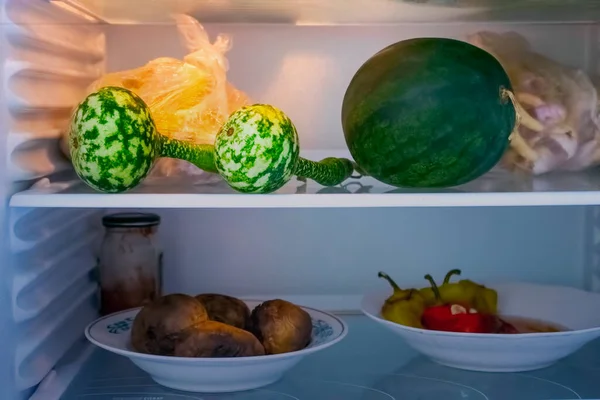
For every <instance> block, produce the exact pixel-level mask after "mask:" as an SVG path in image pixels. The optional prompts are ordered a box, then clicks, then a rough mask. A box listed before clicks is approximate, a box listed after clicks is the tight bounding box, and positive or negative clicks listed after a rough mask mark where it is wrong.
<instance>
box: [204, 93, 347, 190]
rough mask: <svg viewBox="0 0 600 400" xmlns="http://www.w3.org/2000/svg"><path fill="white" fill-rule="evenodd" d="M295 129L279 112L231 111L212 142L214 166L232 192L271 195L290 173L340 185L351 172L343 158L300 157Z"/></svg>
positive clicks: (260, 108) (264, 108) (267, 108)
mask: <svg viewBox="0 0 600 400" xmlns="http://www.w3.org/2000/svg"><path fill="white" fill-rule="evenodd" d="M299 152H300V147H299V143H298V134H297V132H296V127H295V126H294V124H293V123H292V121H291V120H290V118H289V117H288V116H287V115H285V114H284V113H283V112H282V111H281V110H279V109H277V108H276V107H273V106H271V105H267V104H254V105H252V106H247V107H243V108H241V109H239V110H237V111H236V112H234V113H233V114H232V115H231V116H230V117H229V119H228V120H227V122H226V123H225V124H224V125H223V127H222V128H221V130H220V131H219V133H218V134H217V137H216V140H215V153H216V159H215V162H216V166H217V169H218V171H219V173H220V174H221V176H222V177H223V178H224V179H225V180H226V181H227V183H228V184H229V185H230V186H231V187H233V188H234V189H236V190H238V191H240V192H244V193H271V192H273V191H275V190H277V189H279V188H281V187H282V186H283V185H285V184H286V183H287V182H288V181H289V180H290V179H291V177H292V176H293V175H298V176H299V177H301V178H310V179H313V180H315V181H317V182H319V183H321V184H322V185H325V186H334V185H338V184H340V183H341V182H343V181H344V180H346V179H347V178H348V177H350V175H351V174H352V172H353V171H354V165H353V164H352V162H350V161H349V160H347V159H343V158H333V157H331V158H327V159H325V160H322V161H321V162H314V161H309V160H306V159H304V158H301V157H299Z"/></svg>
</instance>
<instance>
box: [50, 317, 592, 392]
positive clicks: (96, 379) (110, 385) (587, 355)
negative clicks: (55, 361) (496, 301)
mask: <svg viewBox="0 0 600 400" xmlns="http://www.w3.org/2000/svg"><path fill="white" fill-rule="evenodd" d="M343 318H344V319H345V320H346V322H348V324H349V332H348V336H347V337H346V339H345V340H343V341H342V342H340V343H339V344H337V345H336V346H333V347H331V348H329V349H326V350H323V351H322V352H320V353H316V354H313V355H310V356H308V357H307V358H306V359H304V360H303V361H301V362H300V364H298V365H297V366H296V367H295V368H294V369H292V371H290V373H288V374H287V375H286V376H285V377H284V378H283V379H282V380H281V381H279V382H277V383H275V384H274V385H271V386H268V387H265V388H262V389H258V390H253V391H248V392H241V393H231V394H222V395H207V394H198V393H189V392H179V391H176V390H172V389H167V388H164V387H161V386H159V385H157V384H156V383H154V382H153V381H152V379H151V378H150V377H149V376H148V375H147V374H146V373H144V372H143V371H141V370H140V369H138V368H137V367H136V366H135V365H133V364H132V363H131V362H130V361H129V360H128V359H126V358H124V357H119V356H116V355H113V354H111V353H109V352H107V351H104V350H100V349H98V350H95V352H94V354H93V355H92V357H91V358H90V359H89V361H88V362H87V363H86V365H85V367H84V368H83V370H82V371H81V372H80V373H79V375H78V376H77V377H76V378H75V380H74V381H73V383H72V384H71V386H70V387H69V389H68V390H67V391H66V393H65V394H64V395H63V396H62V398H61V400H77V399H90V400H114V399H117V398H118V399H128V400H133V399H143V398H152V399H155V398H156V399H160V400H187V399H190V400H191V399H195V400H198V399H202V400H258V399H260V400H290V399H310V400H334V399H343V400H359V399H360V400H366V399H369V400H390V399H391V400H393V399H397V400H400V399H420V400H440V399H444V400H493V399H510V400H546V399H562V400H572V399H598V398H600V385H598V383H597V380H598V373H599V372H600V341H596V342H593V343H591V344H589V345H587V346H586V347H585V348H583V349H582V350H580V351H579V352H578V353H576V354H574V355H573V356H571V357H569V358H567V359H565V360H563V361H561V362H560V363H558V364H556V365H555V366H553V367H550V368H547V369H543V370H539V371H532V372H527V373H503V374H490V373H477V372H470V371H461V370H457V369H452V368H447V367H443V366H440V365H438V364H435V363H433V362H431V361H428V360H427V359H426V358H424V357H422V356H420V355H418V354H417V353H415V352H414V351H412V350H411V349H410V348H408V347H407V346H406V345H404V343H403V342H402V340H401V339H400V338H399V337H397V336H396V335H394V334H393V333H391V332H388V330H387V329H385V328H383V327H381V326H379V325H377V324H374V323H373V322H372V321H370V320H368V319H367V318H366V317H363V316H358V315H356V316H354V315H352V316H349V315H347V316H343Z"/></svg>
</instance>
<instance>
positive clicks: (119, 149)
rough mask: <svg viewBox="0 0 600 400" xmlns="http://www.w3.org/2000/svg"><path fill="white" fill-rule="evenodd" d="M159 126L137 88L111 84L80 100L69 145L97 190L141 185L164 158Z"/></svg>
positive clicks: (112, 190)
mask: <svg viewBox="0 0 600 400" xmlns="http://www.w3.org/2000/svg"><path fill="white" fill-rule="evenodd" d="M157 135H158V133H157V132H156V127H155V125H154V122H153V121H152V118H151V117H150V112H149V109H148V107H147V106H146V104H145V103H144V102H143V101H142V100H141V99H140V98H139V97H138V96H136V95H134V94H133V93H132V92H131V91H129V90H127V89H121V88H118V87H106V88H102V89H100V90H99V91H97V92H95V93H92V94H90V95H89V96H88V97H87V98H86V99H85V100H84V101H83V102H81V103H80V104H79V106H78V107H77V109H76V110H75V112H74V114H73V117H72V119H71V127H70V131H69V149H70V153H71V160H72V162H73V166H74V168H75V172H76V173H77V175H79V177H80V178H81V179H82V180H83V181H84V182H86V183H87V184H88V185H89V186H91V187H93V188H94V189H96V190H99V191H103V192H108V193H117V192H123V191H125V190H127V189H129V188H132V187H135V186H136V185H137V184H138V183H140V181H141V180H142V179H143V178H144V177H145V176H146V175H147V174H148V172H149V171H150V168H151V167H152V165H153V163H154V160H155V159H156V158H157V157H158V151H157V146H156V145H155V143H156V141H157Z"/></svg>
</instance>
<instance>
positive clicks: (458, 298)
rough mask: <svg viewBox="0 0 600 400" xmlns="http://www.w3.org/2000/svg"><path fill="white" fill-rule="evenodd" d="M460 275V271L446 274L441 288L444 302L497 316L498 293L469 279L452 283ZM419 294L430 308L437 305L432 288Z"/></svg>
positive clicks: (427, 288) (422, 290) (455, 270)
mask: <svg viewBox="0 0 600 400" xmlns="http://www.w3.org/2000/svg"><path fill="white" fill-rule="evenodd" d="M460 274H461V271H460V270H459V269H453V270H452V271H450V272H448V273H447V274H446V277H445V278H444V283H443V284H442V285H440V286H439V291H440V296H441V298H442V300H443V302H444V303H452V304H465V305H469V306H470V307H472V308H475V309H476V310H477V311H478V312H480V313H482V314H496V313H497V311H498V308H497V306H498V293H497V292H496V291H495V290H493V289H489V288H486V287H485V286H483V285H480V284H478V283H476V282H473V281H471V280H468V279H463V280H460V281H458V282H454V283H450V278H451V277H452V276H453V275H460ZM419 292H420V294H421V296H422V297H423V298H424V299H425V302H426V304H427V305H428V306H430V305H434V304H436V297H435V294H434V293H433V290H432V289H431V287H426V288H423V289H420V290H419Z"/></svg>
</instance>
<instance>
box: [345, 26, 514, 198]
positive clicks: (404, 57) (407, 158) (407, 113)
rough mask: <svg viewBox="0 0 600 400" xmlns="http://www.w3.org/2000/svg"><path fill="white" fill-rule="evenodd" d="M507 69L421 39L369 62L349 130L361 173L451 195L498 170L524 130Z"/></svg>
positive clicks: (359, 78)
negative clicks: (517, 134) (518, 132)
mask: <svg viewBox="0 0 600 400" xmlns="http://www.w3.org/2000/svg"><path fill="white" fill-rule="evenodd" d="M511 90H512V88H511V83H510V80H509V78H508V75H507V74H506V72H505V71H504V69H503V68H502V66H501V64H500V63H499V62H498V61H497V60H496V59H495V58H494V57H493V56H492V55H490V54H489V53H487V52H485V51H484V50H482V49H480V48H478V47H475V46H473V45H471V44H468V43H465V42H462V41H458V40H452V39H440V38H417V39H410V40H405V41H402V42H398V43H395V44H392V45H391V46H388V47H387V48H385V49H383V50H381V51H380V52H378V53H377V54H375V55H374V56H372V57H371V58H370V59H369V60H367V61H366V62H365V63H364V64H363V65H362V66H361V67H360V68H359V70H358V71H357V72H356V74H355V75H354V77H353V78H352V80H351V82H350V85H349V86H348V88H347V90H346V94H345V96H344V100H343V105H342V126H343V130H344V136H345V138H346V143H347V145H348V148H349V150H350V153H351V154H352V156H353V157H354V160H355V161H356V163H357V164H358V166H359V167H360V168H361V169H362V170H363V171H365V172H366V173H367V174H369V175H371V176H373V177H374V178H375V179H377V180H379V181H382V182H384V183H388V184H390V185H394V186H399V187H448V186H456V185H460V184H463V183H466V182H469V181H471V180H473V179H475V178H477V177H479V176H481V175H483V174H484V173H486V172H488V171H489V170H490V169H491V168H492V167H494V166H495V165H496V164H497V163H498V161H499V160H500V158H501V157H502V155H503V154H504V152H505V150H506V149H507V147H508V145H509V139H510V136H511V134H512V132H513V131H514V129H515V125H516V124H517V122H516V121H517V113H516V110H515V105H514V104H513V102H512V100H513V99H512V93H511Z"/></svg>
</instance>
